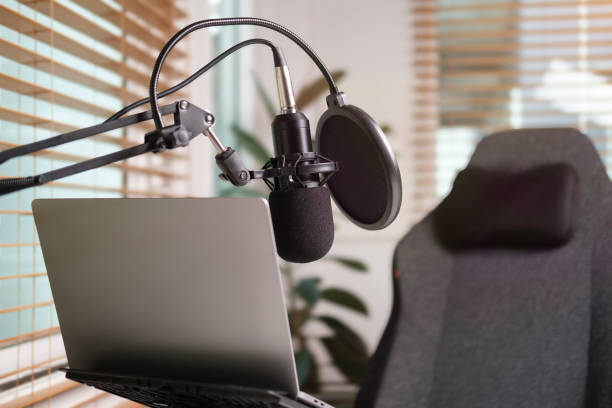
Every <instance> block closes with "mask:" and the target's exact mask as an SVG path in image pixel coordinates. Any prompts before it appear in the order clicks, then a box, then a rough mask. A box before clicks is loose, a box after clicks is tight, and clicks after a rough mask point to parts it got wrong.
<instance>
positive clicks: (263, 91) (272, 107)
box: [253, 71, 278, 160]
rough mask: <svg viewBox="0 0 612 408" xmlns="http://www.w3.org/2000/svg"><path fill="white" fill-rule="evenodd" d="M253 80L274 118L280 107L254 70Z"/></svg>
mask: <svg viewBox="0 0 612 408" xmlns="http://www.w3.org/2000/svg"><path fill="white" fill-rule="evenodd" d="M253 82H255V91H256V92H257V94H258V95H259V97H260V98H261V100H262V101H263V103H264V106H265V107H266V111H268V115H270V118H273V117H274V116H276V115H277V114H278V109H276V108H275V105H274V103H272V98H270V96H269V95H268V92H266V88H265V87H264V86H263V84H262V83H261V80H260V79H259V77H258V76H257V73H256V72H255V71H253ZM266 160H267V159H266Z"/></svg>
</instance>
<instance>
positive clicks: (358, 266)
mask: <svg viewBox="0 0 612 408" xmlns="http://www.w3.org/2000/svg"><path fill="white" fill-rule="evenodd" d="M325 259H328V260H330V261H334V262H338V263H339V264H342V265H344V266H346V267H347V268H349V269H352V270H354V271H357V272H367V270H368V267H367V265H366V264H364V263H363V262H361V261H360V260H358V259H353V258H345V257H342V256H330V257H328V258H325Z"/></svg>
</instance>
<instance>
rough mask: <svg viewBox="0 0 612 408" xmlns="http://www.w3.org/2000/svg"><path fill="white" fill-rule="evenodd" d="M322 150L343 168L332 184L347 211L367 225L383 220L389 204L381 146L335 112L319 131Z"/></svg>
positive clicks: (336, 198) (321, 151)
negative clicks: (380, 151)
mask: <svg viewBox="0 0 612 408" xmlns="http://www.w3.org/2000/svg"><path fill="white" fill-rule="evenodd" d="M318 144H319V145H318V151H319V153H320V154H321V155H323V156H325V157H327V158H328V159H331V160H333V161H337V162H338V163H339V165H340V170H339V171H338V172H337V173H336V174H334V176H333V177H332V178H331V179H330V180H329V182H328V186H329V188H330V190H331V192H332V195H333V196H334V200H335V201H336V203H337V204H338V205H339V206H340V207H341V208H342V209H343V210H344V212H345V213H346V214H347V215H348V216H349V217H352V218H354V219H355V220H357V221H359V222H361V223H364V224H373V223H375V222H377V221H379V220H380V219H381V218H382V217H383V215H384V213H385V209H386V208H387V205H388V191H387V190H388V189H389V188H390V186H387V181H386V178H385V170H384V168H385V163H384V162H383V161H382V158H381V156H380V154H379V149H380V148H379V146H377V145H376V143H375V142H374V140H373V138H372V137H370V136H369V135H368V133H367V131H366V130H364V129H362V128H361V127H360V126H359V125H357V124H356V123H355V122H354V121H353V120H351V119H350V118H347V117H344V116H341V115H332V116H330V117H328V118H327V119H326V120H325V122H324V123H323V125H322V127H321V128H320V131H319V140H318Z"/></svg>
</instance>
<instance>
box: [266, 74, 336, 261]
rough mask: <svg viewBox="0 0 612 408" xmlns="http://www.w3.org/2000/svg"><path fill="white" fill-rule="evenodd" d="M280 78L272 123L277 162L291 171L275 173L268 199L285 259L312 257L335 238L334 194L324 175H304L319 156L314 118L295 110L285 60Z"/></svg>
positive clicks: (278, 245)
mask: <svg viewBox="0 0 612 408" xmlns="http://www.w3.org/2000/svg"><path fill="white" fill-rule="evenodd" d="M276 82H277V87H278V94H279V99H280V106H281V114H280V115H278V116H276V118H275V119H274V121H273V122H272V135H273V138H274V152H275V156H276V157H275V158H274V159H272V162H273V165H274V167H275V168H278V169H280V170H279V171H280V172H282V171H283V169H288V170H291V171H287V172H286V173H287V174H285V175H282V176H279V177H275V179H274V188H273V190H272V192H270V196H269V199H268V201H269V204H270V214H271V216H272V225H273V227H274V236H275V239H276V250H277V252H278V255H279V256H280V257H281V258H283V259H284V260H286V261H289V262H297V263H305V262H312V261H315V260H317V259H320V258H322V257H323V256H325V255H326V254H327V252H328V251H329V249H330V248H331V246H332V243H333V241H334V220H333V218H332V210H331V197H330V193H329V190H328V189H327V187H325V186H324V185H321V184H322V183H321V181H320V176H319V174H317V173H305V174H302V175H300V174H299V173H301V172H300V171H299V169H300V168H305V167H307V166H308V165H310V164H312V163H314V161H315V160H316V157H315V154H314V152H313V149H312V138H311V135H310V123H309V121H308V118H306V116H305V115H304V114H303V113H301V112H298V111H297V109H296V106H295V100H294V96H293V90H292V86H291V79H290V77H289V70H288V69H287V66H286V65H282V66H276ZM293 168H295V169H296V170H295V171H293ZM290 173H291V174H290Z"/></svg>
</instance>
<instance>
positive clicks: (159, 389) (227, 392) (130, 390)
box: [66, 369, 309, 408]
mask: <svg viewBox="0 0 612 408" xmlns="http://www.w3.org/2000/svg"><path fill="white" fill-rule="evenodd" d="M66 378H68V379H70V380H73V381H77V382H80V383H83V384H86V385H89V386H92V387H95V388H97V389H99V390H102V391H106V392H109V393H111V394H114V395H118V396H120V397H123V398H127V399H129V400H132V401H134V402H137V403H139V404H142V405H145V406H147V407H151V408H207V407H211V408H217V407H219V408H222V407H227V408H234V407H235V408H251V407H254V408H309V407H308V406H307V405H304V404H301V403H299V402H297V401H295V400H292V399H289V398H287V397H286V396H283V395H281V394H280V393H276V392H274V391H268V390H262V389H257V388H249V387H240V386H233V385H213V384H203V383H195V382H183V381H175V380H165V379H161V378H148V377H140V376H128V375H115V374H105V373H95V372H89V371H82V370H72V369H68V370H66Z"/></svg>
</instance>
